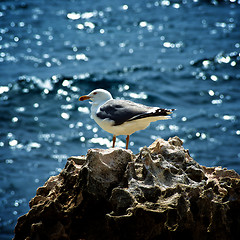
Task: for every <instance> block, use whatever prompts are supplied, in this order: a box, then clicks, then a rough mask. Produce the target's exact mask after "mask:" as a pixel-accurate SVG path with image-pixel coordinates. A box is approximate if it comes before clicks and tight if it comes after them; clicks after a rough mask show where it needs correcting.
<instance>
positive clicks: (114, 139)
mask: <svg viewBox="0 0 240 240" xmlns="http://www.w3.org/2000/svg"><path fill="white" fill-rule="evenodd" d="M112 141H113V146H112V147H113V148H114V147H115V142H116V136H115V135H113V139H112Z"/></svg>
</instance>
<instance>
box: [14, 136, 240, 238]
mask: <svg viewBox="0 0 240 240" xmlns="http://www.w3.org/2000/svg"><path fill="white" fill-rule="evenodd" d="M29 205H30V208H31V209H30V211H29V212H28V213H27V214H25V215H23V216H22V217H20V218H19V219H18V223H17V225H16V227H15V237H14V239H15V240H18V239H51V240H52V239H90V240H91V239H93V240H94V239H113V240H120V239H131V240H135V239H139V240H140V239H145V240H150V239H180V238H181V237H182V238H184V239H200V238H201V239H220V240H221V239H239V236H240V228H239V226H240V176H239V175H238V174H237V173H236V172H235V171H233V170H227V169H222V168H221V167H211V168H209V167H204V166H200V165H199V164H198V163H197V162H196V161H194V160H193V159H192V158H191V156H190V154H189V152H188V150H185V149H184V148H183V147H182V141H181V140H180V139H179V138H178V137H174V138H170V139H169V140H168V141H164V140H163V139H157V140H156V141H155V142H154V143H153V144H152V145H151V146H149V147H148V148H147V147H144V148H143V149H142V150H141V151H140V153H139V154H137V155H134V154H133V153H132V152H131V151H130V150H124V149H120V148H115V149H112V148H111V149H107V150H102V149H90V150H89V151H88V153H87V156H80V157H71V158H69V161H68V162H67V164H66V166H65V168H64V169H63V170H62V172H61V173H60V174H59V175H57V176H53V177H50V178H49V180H48V181H47V182H46V183H45V184H44V186H43V187H40V188H38V190H37V193H36V196H35V197H34V198H33V199H32V200H31V201H30V203H29Z"/></svg>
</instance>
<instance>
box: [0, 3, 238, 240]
mask: <svg viewBox="0 0 240 240" xmlns="http://www.w3.org/2000/svg"><path fill="white" fill-rule="evenodd" d="M95 88H105V89H107V90H109V91H110V92H111V93H112V95H113V96H114V97H116V98H124V99H129V100H132V101H136V102H139V103H143V104H147V105H152V106H159V107H167V108H177V111H176V113H175V114H174V115H173V119H172V120H168V121H159V122H156V123H153V124H152V125H151V126H150V127H149V128H148V129H147V130H144V131H140V132H137V133H135V134H133V135H132V136H131V138H130V148H131V149H132V151H133V152H134V153H137V152H138V151H139V149H140V148H141V147H143V146H145V145H147V146H148V145H150V144H151V143H152V142H153V141H154V140H155V139H156V138H159V137H161V138H164V139H166V140H167V139H168V138H169V137H173V136H175V135H178V136H179V137H180V138H181V139H182V140H183V141H184V147H185V148H187V149H189V151H190V153H191V155H192V156H193V157H194V159H195V160H196V161H198V162H199V163H200V164H203V165H206V166H218V165H221V166H223V167H227V168H229V169H235V170H236V171H237V172H239V173H240V124H239V123H240V111H239V110H240V101H239V100H240V3H239V1H238V0H230V1H227V0H226V1H217V0H212V1H210V0H209V1H206V0H205V1H200V0H195V1H191V0H182V1H178V0H176V1H168V0H164V1H150V0H148V1H147V0H146V1H135V0H134V1H133V0H132V1H117V0H111V1H110V0H99V1H80V0H79V1H77V0H75V1H73V0H72V1H69V0H61V1H57V0H51V1H46V0H38V1H30V0H26V1H24V2H23V1H13V0H12V1H10V0H9V1H1V2H0V127H1V132H0V239H10V238H11V237H13V230H14V226H15V224H16V221H17V218H18V217H19V216H21V215H23V214H25V213H26V212H27V211H28V210H29V207H28V202H29V200H30V199H31V198H32V197H33V196H34V195H35V192H36V189H37V187H39V186H41V185H43V184H44V182H45V181H46V180H47V179H48V178H49V177H50V176H51V175H56V174H58V173H59V172H60V171H61V169H62V168H63V167H64V165H65V163H66V159H67V157H69V156H71V155H83V154H86V152H87V150H88V149H89V148H107V147H110V146H111V138H112V136H111V135H110V134H108V133H106V132H104V131H103V130H102V129H100V128H99V127H98V126H97V125H96V124H95V123H94V121H93V120H92V119H91V118H90V117H89V104H88V103H87V102H83V103H82V102H79V101H78V98H79V96H81V95H83V94H87V93H89V92H90V91H91V90H93V89H95ZM116 144H117V146H120V147H124V146H125V136H120V137H119V138H118V140H117V143H116Z"/></svg>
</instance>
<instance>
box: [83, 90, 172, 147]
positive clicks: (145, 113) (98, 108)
mask: <svg viewBox="0 0 240 240" xmlns="http://www.w3.org/2000/svg"><path fill="white" fill-rule="evenodd" d="M84 100H91V101H92V102H90V103H91V104H92V107H91V116H92V118H93V119H94V120H95V122H96V123H97V124H98V125H99V126H100V127H101V128H102V129H104V130H105V131H107V132H109V133H111V134H113V140H112V141H113V148H114V147H115V142H116V136H119V135H126V136H127V138H126V149H128V144H129V136H130V135H131V134H133V133H134V132H136V131H139V130H143V129H145V128H147V127H148V126H149V124H150V123H151V122H155V121H158V120H165V119H170V118H171V117H170V116H169V115H170V114H172V113H173V111H174V110H175V109H165V108H158V107H149V106H146V105H143V104H139V103H135V102H132V101H128V100H118V99H113V97H112V95H111V93H110V92H108V91H107V90H104V89H96V90H93V91H92V92H90V93H89V94H88V95H84V96H81V97H80V98H79V101H84Z"/></svg>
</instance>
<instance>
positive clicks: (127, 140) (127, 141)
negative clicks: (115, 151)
mask: <svg viewBox="0 0 240 240" xmlns="http://www.w3.org/2000/svg"><path fill="white" fill-rule="evenodd" d="M128 143H129V135H127V138H126V149H128Z"/></svg>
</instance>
